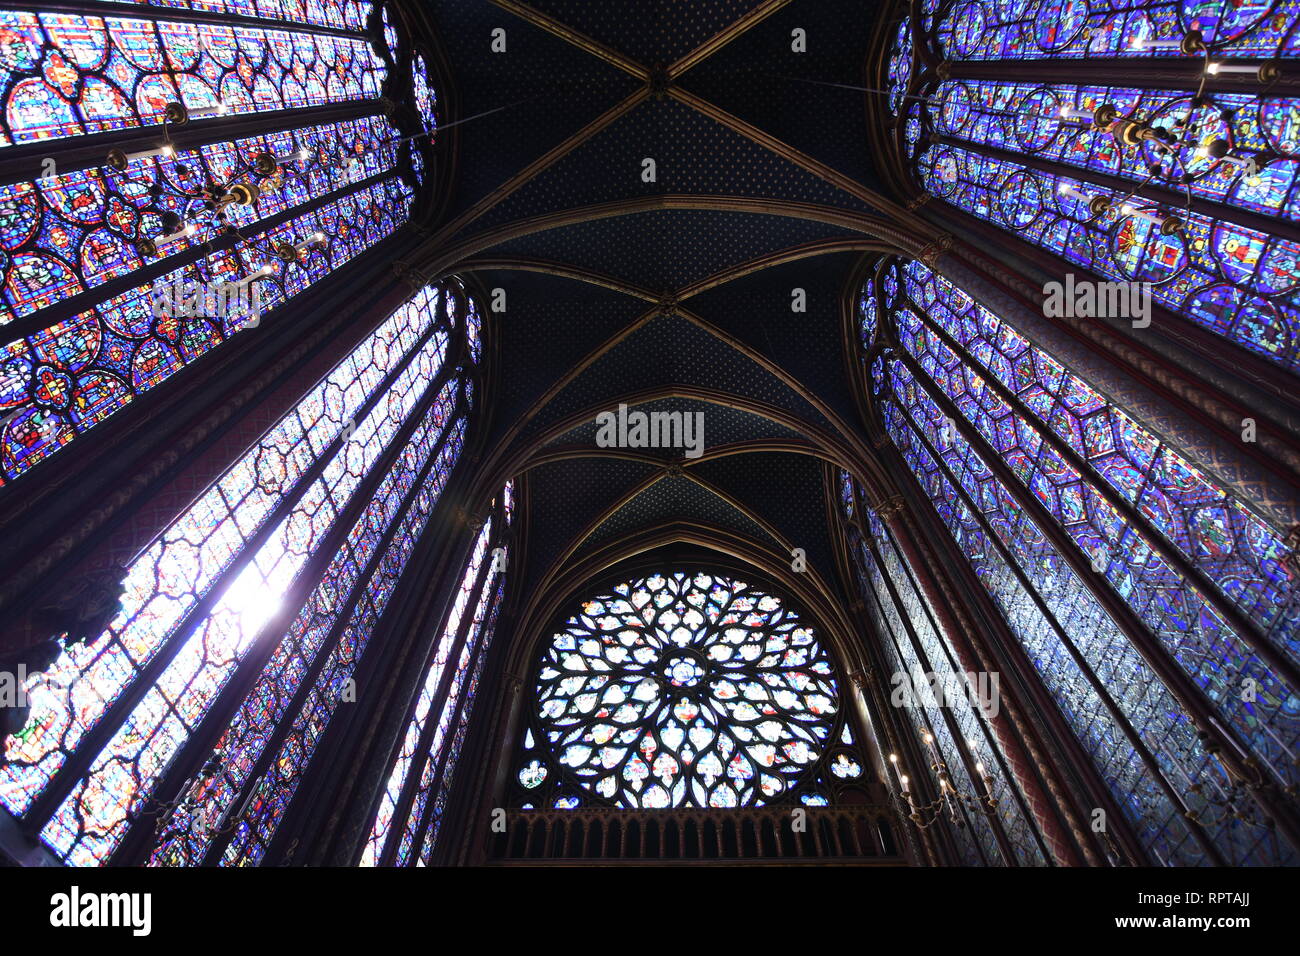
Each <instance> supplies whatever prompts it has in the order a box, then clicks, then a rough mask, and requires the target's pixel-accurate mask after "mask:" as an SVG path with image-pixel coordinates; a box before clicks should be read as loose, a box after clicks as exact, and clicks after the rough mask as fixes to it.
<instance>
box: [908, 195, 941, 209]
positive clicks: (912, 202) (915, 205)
mask: <svg viewBox="0 0 1300 956" xmlns="http://www.w3.org/2000/svg"><path fill="white" fill-rule="evenodd" d="M933 198H934V196H932V195H930V194H929V193H921V195H919V196H917V197H915V198H913V199H909V200H908V201H907V210H908V212H916V211H917V210H918V209H920V208H921V207H922V206H924V205H925V204H926V203H928V202H929V201H930V200H931V199H933Z"/></svg>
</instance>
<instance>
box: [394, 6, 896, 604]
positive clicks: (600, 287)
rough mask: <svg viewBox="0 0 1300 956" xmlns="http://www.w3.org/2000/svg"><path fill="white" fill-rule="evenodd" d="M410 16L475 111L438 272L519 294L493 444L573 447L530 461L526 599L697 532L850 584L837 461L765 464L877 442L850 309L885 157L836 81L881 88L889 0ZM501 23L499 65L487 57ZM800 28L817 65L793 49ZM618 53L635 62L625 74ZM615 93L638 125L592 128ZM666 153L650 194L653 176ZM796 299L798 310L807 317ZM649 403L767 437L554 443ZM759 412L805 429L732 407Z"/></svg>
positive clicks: (455, 158) (457, 99)
mask: <svg viewBox="0 0 1300 956" xmlns="http://www.w3.org/2000/svg"><path fill="white" fill-rule="evenodd" d="M404 3H405V6H406V8H407V10H408V15H409V16H410V19H411V21H412V22H413V23H415V24H416V29H417V32H419V31H421V30H424V31H426V32H427V33H431V34H435V35H436V36H437V38H438V40H437V42H438V44H440V46H441V49H442V50H443V52H444V55H445V66H446V69H447V71H448V73H449V82H450V84H451V87H452V88H451V89H450V90H448V95H447V96H446V97H445V98H444V100H445V102H447V103H448V104H451V109H450V111H449V112H448V115H446V116H444V117H443V123H444V126H446V124H448V123H450V122H455V121H457V120H466V118H468V119H467V121H465V122H462V123H459V124H458V125H456V126H455V127H453V128H449V129H447V130H446V132H444V134H443V135H442V137H441V139H440V142H439V148H440V149H442V150H444V154H443V155H444V161H447V162H454V164H455V172H456V175H455V178H454V179H455V183H454V186H453V190H454V193H453V195H452V196H451V197H450V198H449V201H448V203H447V204H446V205H445V207H444V212H443V213H442V215H441V218H440V219H439V220H438V221H437V222H433V223H430V224H429V226H428V228H429V229H430V230H431V232H432V238H431V239H430V246H431V248H433V249H434V250H435V251H436V252H437V253H438V254H439V255H441V256H442V257H443V261H445V260H446V259H456V258H457V256H459V258H458V259H457V264H453V265H452V266H451V267H450V268H451V270H452V271H457V272H460V273H461V274H463V275H465V276H466V277H467V278H468V279H469V280H470V282H471V284H472V285H474V286H476V287H477V288H478V289H479V290H480V292H488V291H489V290H492V289H498V288H499V289H503V290H505V292H506V299H507V303H508V306H507V311H506V312H505V313H504V314H499V315H493V316H491V317H490V320H489V329H490V334H492V335H493V336H494V337H495V345H496V351H497V357H498V364H497V366H496V375H495V379H494V384H495V389H496V392H495V402H494V405H495V409H494V418H493V421H492V422H491V425H490V442H491V443H492V444H493V445H494V447H495V446H496V445H503V446H504V447H505V448H507V449H508V450H509V451H510V452H511V453H512V454H513V455H514V456H515V457H518V458H520V459H522V460H525V461H526V460H527V459H528V458H529V457H530V456H547V455H549V456H554V455H557V454H560V455H564V456H566V457H564V458H563V460H549V459H548V460H546V461H545V462H544V463H537V464H533V465H532V466H531V467H529V466H525V467H527V469H528V474H529V483H530V484H529V508H528V512H527V514H528V517H527V521H528V525H527V528H528V531H527V541H528V542H529V544H528V553H527V555H526V559H527V567H528V572H527V579H528V582H529V584H530V586H531V585H532V584H536V583H539V582H541V581H542V580H543V579H544V578H545V576H546V575H547V574H548V573H552V572H554V571H555V570H556V568H557V566H556V564H555V562H556V561H557V560H559V558H560V556H561V555H563V554H565V553H566V552H568V551H570V550H571V549H576V550H577V553H578V554H583V553H588V552H590V551H592V550H594V549H596V548H598V547H600V546H602V545H605V544H609V543H611V542H614V541H617V540H620V539H627V538H635V537H637V536H639V535H643V534H646V533H649V532H651V531H652V530H653V529H655V528H656V527H661V526H663V525H665V524H671V523H679V524H685V525H693V526H704V525H708V526H714V527H721V528H725V529H727V530H729V531H731V532H732V533H734V534H737V535H739V536H741V537H743V538H747V539H749V540H751V541H753V542H755V543H756V544H759V545H761V546H763V547H766V548H769V549H772V548H777V547H779V544H778V542H776V541H774V540H773V539H772V537H771V536H770V534H769V533H768V532H767V531H765V530H764V529H763V525H764V524H766V525H768V526H769V527H772V528H774V529H776V531H777V533H778V534H779V535H780V536H781V537H782V538H784V539H786V540H787V541H790V542H797V543H798V545H797V546H800V547H804V548H805V549H806V550H807V551H808V554H809V557H810V559H812V560H813V561H814V562H815V563H816V564H817V566H818V567H819V568H820V569H821V570H822V571H823V572H824V576H825V579H826V580H827V581H830V582H832V584H833V586H835V587H838V586H839V585H838V583H836V582H835V581H834V579H835V573H834V571H833V569H832V568H831V566H830V562H831V556H832V549H831V546H830V543H829V542H830V538H829V536H828V533H827V528H826V510H825V494H824V489H823V487H822V485H823V480H824V473H823V468H824V465H823V463H822V461H821V460H820V459H818V458H815V457H811V456H809V455H802V454H794V453H789V452H773V451H769V450H766V449H769V448H770V447H771V443H772V442H773V441H783V442H796V443H797V442H800V441H807V440H809V437H810V436H815V435H820V434H831V435H834V434H835V433H836V432H837V431H838V432H839V433H840V434H841V435H842V434H843V433H844V432H845V430H850V431H851V430H854V429H859V428H860V427H861V422H860V420H859V418H858V411H857V404H856V399H855V397H854V388H855V387H856V386H855V383H854V382H853V381H852V379H851V377H850V376H851V375H852V374H854V373H853V372H852V371H851V369H850V363H848V362H846V360H845V357H844V352H845V346H844V343H845V341H846V330H845V325H844V320H843V317H842V314H841V307H840V301H841V298H842V296H843V294H844V292H845V290H846V288H847V286H846V282H847V279H848V277H849V276H850V274H851V273H852V272H853V270H854V269H855V268H856V267H857V266H858V265H859V264H860V262H861V260H862V257H863V256H864V255H867V254H868V253H867V252H866V251H864V249H863V247H862V246H863V243H865V242H868V241H870V240H872V239H873V238H874V232H873V226H874V216H875V213H874V212H873V203H872V193H879V192H881V191H882V187H881V186H880V180H879V177H878V176H877V174H876V172H875V169H874V167H873V163H872V157H871V155H870V151H869V148H868V145H867V142H868V140H867V133H866V129H867V120H868V112H867V111H868V109H869V108H870V102H871V96H870V94H867V93H863V92H861V91H856V90H848V89H844V88H841V87H838V86H834V85H828V84H843V85H846V86H863V85H866V84H865V82H864V76H865V75H866V67H867V63H866V58H867V51H868V48H869V45H870V43H871V37H872V32H873V30H875V29H876V28H877V26H878V19H879V18H878V14H877V7H876V4H875V2H866V3H864V2H861V0H853V2H851V0H791V2H789V3H787V4H784V5H781V4H775V5H772V4H759V3H758V2H756V0H745V2H730V0H690V2H685V0H680V2H677V0H625V2H613V0H610V2H597V0H532V2H530V3H528V4H527V9H526V10H519V11H518V13H520V14H523V15H517V12H516V11H515V10H512V9H508V8H509V7H516V8H517V7H518V6H519V5H518V4H513V3H507V4H506V5H505V6H501V5H498V4H494V3H491V2H487V0H426V2H422V3H416V2H415V0H404ZM760 6H762V7H763V8H764V9H766V8H768V7H774V11H773V12H770V13H768V15H766V16H764V17H761V18H759V19H758V20H757V21H756V22H753V23H752V24H751V25H750V26H749V27H748V28H747V29H746V30H744V31H740V32H737V33H736V34H735V35H728V36H726V37H725V38H724V39H725V42H721V43H719V44H718V45H717V48H716V49H715V50H713V52H712V53H711V54H710V55H709V56H707V57H705V58H703V59H702V60H700V61H699V62H697V63H695V64H694V65H693V66H692V67H691V68H690V69H688V70H686V71H685V72H684V73H682V74H681V75H679V76H675V77H673V78H672V79H671V82H670V83H668V84H667V85H665V83H666V76H665V74H664V73H663V70H664V68H666V67H668V66H669V65H671V64H672V63H674V62H675V61H678V60H679V59H681V58H682V57H684V56H686V55H687V54H690V53H691V52H692V51H694V50H696V49H697V48H698V47H700V45H701V44H704V43H706V42H708V41H710V40H711V39H712V38H714V37H715V36H717V35H718V34H720V33H722V32H723V31H728V30H729V28H730V27H731V26H732V25H733V24H735V23H736V22H737V21H739V20H741V18H743V17H745V16H746V15H747V14H749V13H751V12H752V11H754V10H755V9H756V8H758V7H760ZM496 27H503V28H505V29H506V31H507V52H506V53H493V52H492V51H491V32H492V30H493V29H494V28H496ZM796 28H799V29H802V30H804V31H806V36H807V45H808V47H807V52H806V53H802V54H801V53H795V52H793V51H792V50H791V46H790V45H791V31H793V30H795V29H796ZM573 31H576V32H577V33H578V34H582V35H583V36H585V37H586V38H588V39H589V40H590V41H592V42H594V43H595V44H597V45H603V47H604V48H605V49H606V52H605V54H604V55H603V57H602V55H599V51H595V52H593V51H592V50H590V49H583V48H582V43H575V42H570V41H569V40H566V39H564V38H562V37H561V36H559V35H557V34H564V33H571V32H573ZM583 42H585V41H583ZM620 59H622V61H623V62H624V65H625V66H626V67H627V69H622V68H620V67H619V66H617V65H614V63H612V62H608V61H619V60H620ZM629 64H630V65H629ZM633 74H637V75H633ZM810 80H811V81H817V82H816V83H811V82H806V81H810ZM634 95H637V96H639V97H640V99H639V101H637V102H632V103H629V102H628V98H629V97H632V96H634ZM520 100H526V102H522V103H520V102H518V101H520ZM620 103H622V104H624V105H626V107H627V108H626V109H625V110H624V111H623V112H622V113H621V115H619V116H617V117H616V118H614V119H613V120H612V121H611V122H609V123H608V124H606V125H604V126H603V128H601V129H599V130H597V131H594V132H592V133H591V134H590V135H578V134H579V133H580V131H582V130H584V128H585V127H587V126H588V125H589V124H592V123H593V121H595V120H596V119H597V118H599V117H601V116H602V114H605V113H606V112H607V111H610V110H611V109H612V108H614V107H616V105H618V104H620ZM502 106H505V107H508V108H507V109H504V110H502V111H501V112H498V113H494V114H492V115H490V116H487V117H481V118H473V117H476V116H477V115H478V114H480V113H484V112H486V111H488V110H493V109H497V108H498V107H502ZM561 144H566V145H565V148H564V150H563V151H562V154H561V155H558V156H556V157H554V158H553V159H552V160H551V161H550V162H547V163H545V164H539V165H540V166H541V168H538V169H535V170H532V171H531V172H530V173H529V174H528V175H527V176H521V174H522V173H523V172H524V171H525V170H528V169H529V167H530V165H532V164H536V163H538V161H539V160H540V159H541V158H542V157H543V156H544V155H545V154H547V152H548V151H550V150H552V149H555V148H556V147H557V146H560V145H561ZM647 157H649V158H652V159H654V160H655V166H656V169H655V172H656V178H655V181H653V182H647V181H645V180H644V179H643V177H642V170H643V166H642V161H643V160H644V159H645V158H647ZM516 177H519V179H520V181H519V182H517V183H513V184H512V180H514V179H515V178H516ZM507 184H512V185H511V186H510V188H508V189H507V188H505V187H506V186H507ZM489 196H490V197H491V199H492V201H491V202H484V199H485V197H489ZM664 197H671V200H665V199H664ZM480 203H483V208H481V209H479V211H478V212H477V213H476V214H475V215H473V216H468V215H466V213H467V211H468V210H471V209H473V208H474V207H475V206H476V204H480ZM669 203H671V204H672V207H671V208H667V207H668V205H669ZM597 206H599V207H601V209H600V210H599V214H597V212H596V211H595V210H592V209H590V208H588V207H597ZM683 206H684V207H686V208H682V207H683ZM846 246H848V248H847V249H846ZM458 248H463V249H464V250H465V251H464V253H463V254H462V253H459V252H457V250H458ZM795 250H803V251H805V252H806V251H810V250H811V252H812V254H807V255H805V254H803V253H802V252H801V253H796V252H795ZM796 254H797V255H798V256H799V257H798V258H796V259H794V261H780V260H782V259H784V258H786V257H789V256H794V255H796ZM768 259H771V260H772V262H770V263H768V262H767V260H768ZM755 260H764V264H763V267H762V268H752V267H751V264H752V263H754V262H755ZM740 267H745V268H743V269H742V268H740ZM730 270H735V274H734V275H732V274H730ZM556 273H564V275H560V274H556ZM715 277H721V279H720V282H719V284H718V285H716V286H714V287H713V288H710V289H708V290H707V291H704V292H702V293H699V294H695V295H687V296H686V297H685V298H682V300H681V301H680V302H676V301H674V300H675V299H676V298H677V297H678V296H680V295H682V294H684V293H686V292H687V291H689V289H688V287H690V286H691V285H692V284H695V283H699V282H701V281H702V280H705V279H710V278H715ZM796 287H797V288H800V289H803V290H804V292H805V293H806V296H807V307H806V310H805V311H803V312H794V311H792V310H791V291H792V289H794V288H796ZM638 293H643V294H644V296H648V297H649V298H648V299H647V298H646V297H644V296H643V295H642V294H638ZM657 300H662V301H657ZM683 311H685V312H686V313H689V316H694V317H698V319H699V320H701V321H702V322H703V323H705V326H706V328H701V326H700V325H699V324H696V323H695V322H693V321H691V320H690V318H689V317H688V316H687V315H683ZM638 322H641V323H642V325H641V326H640V327H637V328H634V325H635V324H636V323H638ZM615 336H621V339H620V340H619V341H618V342H617V343H612V341H611V340H612V339H613V338H614V337H615ZM764 364H767V365H768V367H767V368H765V367H764ZM634 392H642V393H654V392H660V393H663V394H666V395H668V396H670V397H667V398H664V399H661V400H659V401H657V402H654V403H650V404H647V405H646V406H644V408H646V409H658V410H667V411H675V410H681V411H703V412H704V413H705V416H706V428H705V431H706V438H705V441H706V448H712V447H716V446H717V445H720V444H727V445H733V446H734V445H742V446H743V445H744V444H745V443H747V442H752V443H755V447H754V449H753V450H751V451H746V452H744V453H742V454H737V455H730V456H727V457H723V458H718V459H716V460H709V459H708V458H707V456H706V460H702V461H679V462H677V464H678V465H680V466H682V467H683V468H684V470H685V473H679V472H676V471H674V470H672V469H668V468H666V467H665V466H666V465H667V464H668V459H669V458H670V457H672V456H671V455H669V454H666V453H664V452H662V451H652V450H646V452H645V454H646V456H647V457H650V458H652V459H658V460H659V463H657V464H656V463H646V462H639V461H627V460H622V459H619V458H617V457H612V456H609V455H606V454H603V453H602V451H601V450H599V449H597V448H596V447H595V443H594V428H595V426H594V422H591V421H584V422H583V423H582V424H581V425H578V426H576V427H572V428H570V429H569V430H568V431H567V432H566V433H564V434H561V435H558V436H556V435H555V434H554V429H555V428H556V427H558V426H560V425H561V424H562V423H563V422H565V421H566V420H569V419H571V418H573V417H574V416H575V415H577V414H579V413H588V412H589V411H590V410H591V409H593V408H602V407H603V404H608V405H609V406H610V407H611V408H612V407H613V405H614V404H616V403H617V402H618V400H619V399H620V398H621V397H624V396H627V395H628V394H630V393H634ZM602 403H603V404H602ZM751 403H760V404H761V405H767V406H772V407H774V408H777V409H780V410H781V414H782V415H784V416H786V417H787V418H788V419H789V421H788V423H787V424H786V425H782V424H779V423H777V422H774V421H771V420H769V419H768V418H765V417H762V416H760V415H756V414H752V413H750V412H746V411H743V410H741V408H739V407H736V406H744V405H747V404H751ZM584 449H586V451H587V452H589V453H584ZM656 469H657V470H658V474H657V475H656ZM692 475H694V476H698V478H699V479H700V480H701V481H703V482H705V483H711V484H714V485H716V486H717V488H718V489H719V490H721V491H722V492H723V493H724V494H725V495H727V496H730V497H731V498H732V499H733V500H734V503H729V502H728V501H726V500H724V499H723V498H722V497H719V496H718V495H717V494H714V493H713V492H711V491H709V490H708V489H707V488H705V487H702V485H701V484H700V483H699V482H697V481H695V480H692V477H691V476H692ZM651 477H654V481H653V482H652V483H650V484H648V485H647V486H646V487H644V488H642V490H640V491H639V493H637V494H635V495H630V489H631V488H633V487H636V486H638V485H639V483H640V482H642V481H645V480H648V479H649V478H651ZM601 516H603V518H602V520H600V522H599V524H598V527H596V528H595V530H594V531H593V532H592V533H591V534H590V535H589V536H586V529H588V528H589V527H590V526H591V525H592V522H593V521H595V520H596V519H597V518H598V517H601ZM584 536H586V538H587V539H586V540H585V541H583V540H580V539H581V538H582V537H584Z"/></svg>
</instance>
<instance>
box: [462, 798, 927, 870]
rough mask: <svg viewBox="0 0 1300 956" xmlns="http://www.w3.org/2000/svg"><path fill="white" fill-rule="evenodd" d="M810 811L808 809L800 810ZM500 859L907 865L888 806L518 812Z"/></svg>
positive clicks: (494, 849) (503, 838)
mask: <svg viewBox="0 0 1300 956" xmlns="http://www.w3.org/2000/svg"><path fill="white" fill-rule="evenodd" d="M796 809H797V810H798V811H803V812H802V814H797V813H796ZM488 857H489V860H490V862H493V863H502V864H510V863H524V862H532V861H539V860H548V861H551V862H579V861H590V860H601V861H604V862H614V861H626V862H629V863H633V862H635V863H656V862H672V863H694V862H701V863H707V862H710V861H734V860H754V861H758V860H762V861H768V862H782V863H787V864H799V863H851V864H871V865H891V864H892V865H903V864H904V863H905V862H906V861H905V860H904V859H903V857H902V854H901V852H900V850H899V848H898V844H897V843H896V841H895V838H894V833H893V827H892V817H891V814H890V811H889V809H888V808H886V807H883V806H876V805H862V806H846V807H799V808H793V807H769V808H764V809H756V810H649V811H646V810H606V809H589V808H588V809H573V810H511V811H508V815H507V818H506V829H505V831H504V832H502V833H496V834H494V835H493V837H492V840H491V842H490V843H489V849H488Z"/></svg>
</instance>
